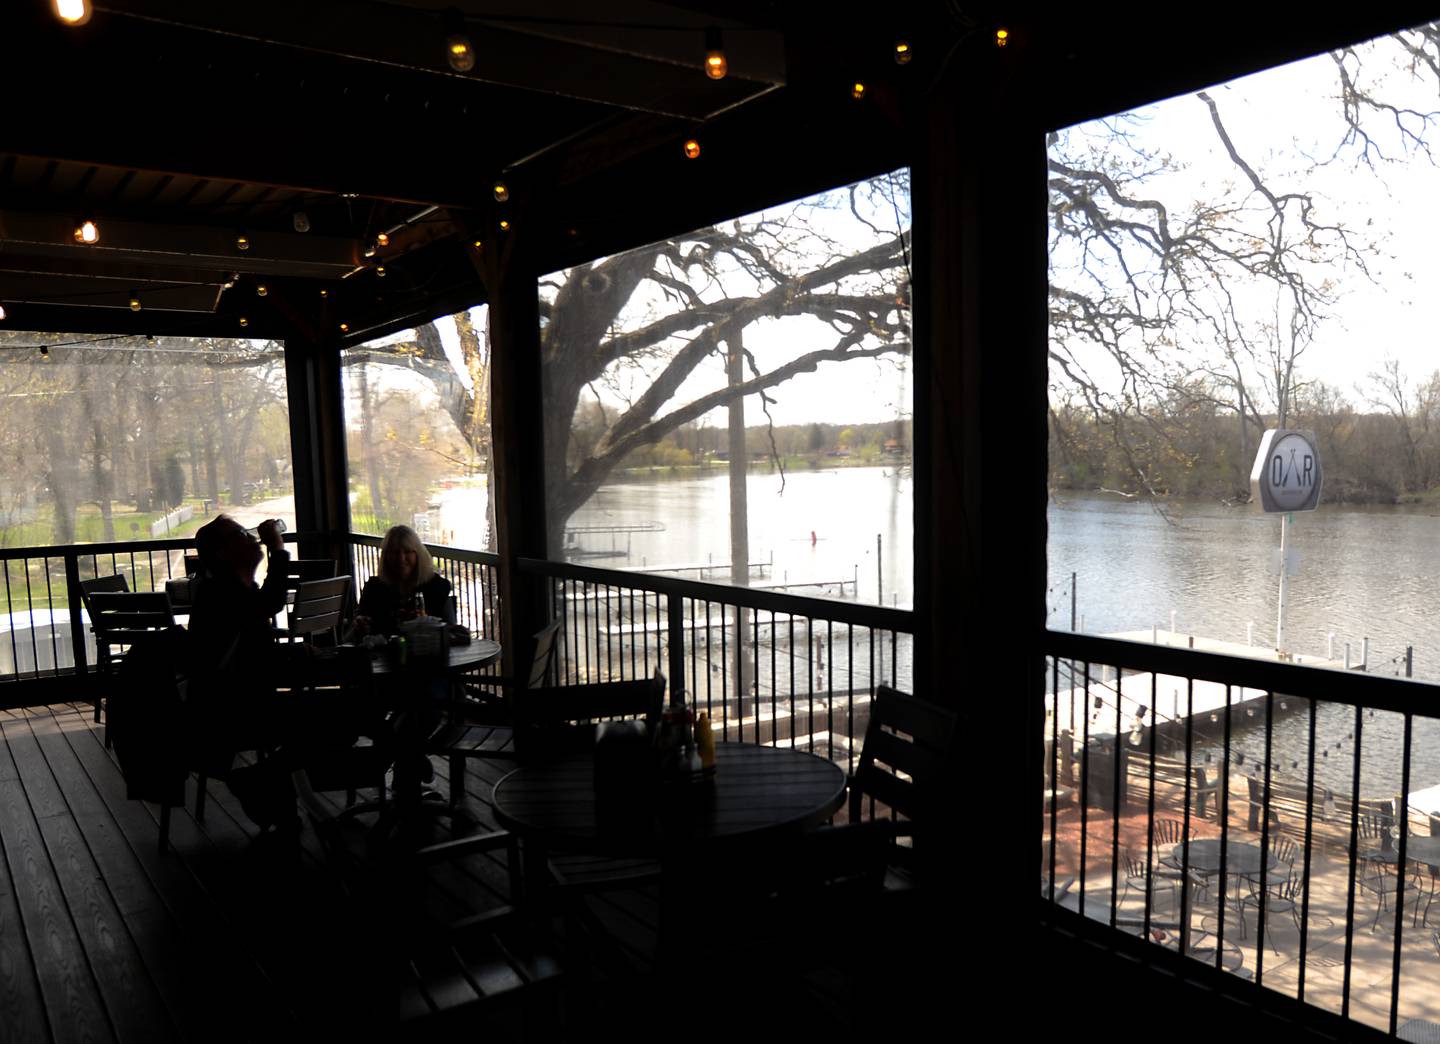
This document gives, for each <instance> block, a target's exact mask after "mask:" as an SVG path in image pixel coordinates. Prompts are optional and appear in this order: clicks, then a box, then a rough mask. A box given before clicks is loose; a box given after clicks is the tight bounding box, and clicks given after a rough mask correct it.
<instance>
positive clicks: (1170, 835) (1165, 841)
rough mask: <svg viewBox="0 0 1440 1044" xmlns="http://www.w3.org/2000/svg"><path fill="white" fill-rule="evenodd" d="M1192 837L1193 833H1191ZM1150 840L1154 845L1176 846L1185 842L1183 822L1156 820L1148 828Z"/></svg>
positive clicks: (1177, 820) (1178, 820) (1179, 820)
mask: <svg viewBox="0 0 1440 1044" xmlns="http://www.w3.org/2000/svg"><path fill="white" fill-rule="evenodd" d="M1191 836H1192V837H1193V836H1194V832H1193V831H1192V832H1191ZM1150 840H1151V842H1152V843H1153V844H1155V845H1178V844H1179V843H1180V842H1182V841H1184V840H1185V821H1184V820H1181V819H1157V820H1155V822H1154V823H1153V824H1152V825H1151V827H1150Z"/></svg>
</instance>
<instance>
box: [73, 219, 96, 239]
mask: <svg viewBox="0 0 1440 1044" xmlns="http://www.w3.org/2000/svg"><path fill="white" fill-rule="evenodd" d="M75 242H77V243H84V244H86V245H87V246H94V245H95V244H96V243H98V242H100V226H99V225H97V224H95V222H94V221H93V220H92V219H91V218H81V219H80V221H79V222H78V223H77V224H76V225H75Z"/></svg>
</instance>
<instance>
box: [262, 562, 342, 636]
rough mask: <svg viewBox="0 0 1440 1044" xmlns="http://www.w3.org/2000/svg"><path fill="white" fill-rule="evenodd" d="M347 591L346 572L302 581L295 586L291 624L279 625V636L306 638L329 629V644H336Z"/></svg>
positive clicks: (291, 608)
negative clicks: (286, 625) (342, 574)
mask: <svg viewBox="0 0 1440 1044" xmlns="http://www.w3.org/2000/svg"><path fill="white" fill-rule="evenodd" d="M349 593H350V577H348V576H335V577H330V578H329V579H327V580H303V581H301V582H300V584H299V585H298V586H296V588H295V603H294V604H293V605H292V606H291V607H290V621H289V623H290V626H289V627H286V628H284V629H282V630H281V631H280V632H279V636H280V637H285V638H289V639H290V640H291V641H292V642H294V641H301V642H308V641H311V640H312V639H313V638H314V636H315V635H317V634H324V633H326V632H329V634H330V644H332V645H334V644H337V642H338V638H339V634H340V621H341V619H342V618H343V617H344V614H345V599H346V598H347V597H348V596H349Z"/></svg>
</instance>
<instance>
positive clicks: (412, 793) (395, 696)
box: [347, 638, 501, 832]
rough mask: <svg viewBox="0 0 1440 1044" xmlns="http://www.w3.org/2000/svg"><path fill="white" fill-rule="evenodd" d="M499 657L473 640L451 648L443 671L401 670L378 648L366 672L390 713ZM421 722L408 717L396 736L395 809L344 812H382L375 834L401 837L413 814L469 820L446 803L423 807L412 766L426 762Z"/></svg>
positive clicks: (369, 806) (431, 667)
mask: <svg viewBox="0 0 1440 1044" xmlns="http://www.w3.org/2000/svg"><path fill="white" fill-rule="evenodd" d="M500 652H501V650H500V643H499V642H496V641H492V640H490V639H489V638H475V639H472V640H471V641H470V642H468V643H466V644H463V645H461V644H452V645H450V646H449V648H448V651H447V653H446V659H445V663H444V665H443V666H442V665H441V664H440V663H439V662H438V661H437V662H426V661H418V660H414V659H412V660H410V661H409V662H408V663H406V664H405V665H404V666H400V665H397V664H395V663H392V662H391V661H390V659H389V657H388V655H387V650H386V647H384V646H381V647H377V648H374V649H371V650H370V670H371V673H372V674H373V675H375V677H376V678H377V679H384V681H382V682H380V684H381V685H382V686H383V687H384V689H385V690H387V691H386V695H385V696H384V697H382V701H383V702H384V703H385V704H387V705H389V706H390V707H391V709H394V710H404V709H406V708H414V707H416V706H417V705H418V704H419V703H421V702H422V701H428V700H429V699H430V698H431V695H430V689H429V683H430V682H431V681H433V680H434V679H435V678H437V677H444V678H449V679H453V678H457V677H459V676H460V675H462V674H466V673H468V672H470V671H475V670H479V669H480V668H482V667H485V666H488V665H489V664H492V663H494V662H495V661H496V660H498V659H499V658H500ZM424 720H425V715H424V714H408V715H406V716H405V719H404V722H403V725H402V727H401V728H400V729H398V730H397V732H396V734H395V740H396V758H395V770H394V772H395V774H394V782H393V791H394V804H393V806H391V805H387V804H385V803H384V802H368V803H366V804H364V805H358V806H352V808H351V809H350V810H347V811H349V812H351V813H352V814H353V813H354V812H369V811H380V812H381V813H382V816H381V821H380V823H377V824H376V830H377V831H382V832H385V831H389V832H395V831H397V830H399V831H403V830H404V829H405V828H406V827H407V826H416V825H418V822H419V821H418V820H417V818H416V813H417V811H418V812H419V813H421V814H422V815H423V814H424V813H426V812H428V813H431V814H437V815H447V816H452V817H456V816H458V817H461V818H468V815H467V813H465V811H464V810H463V809H458V808H452V807H450V806H449V805H448V803H447V804H444V805H439V804H432V803H427V802H425V801H424V797H425V793H424V789H423V784H422V781H421V779H420V777H419V775H418V774H417V772H416V766H417V765H419V764H420V763H421V761H422V759H424V757H425V756H426V755H425V741H426V739H427V738H428V736H427V734H426V732H425V730H424V729H422V728H421V723H422V722H423V721H424ZM387 813H393V815H392V816H390V817H389V818H388V819H387V815H386V814H387Z"/></svg>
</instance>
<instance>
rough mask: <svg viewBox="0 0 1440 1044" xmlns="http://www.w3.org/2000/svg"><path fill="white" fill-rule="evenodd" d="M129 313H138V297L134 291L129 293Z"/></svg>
mask: <svg viewBox="0 0 1440 1044" xmlns="http://www.w3.org/2000/svg"><path fill="white" fill-rule="evenodd" d="M130 311H132V312H138V311H140V295H139V294H138V293H136V292H135V291H134V290H131V291H130Z"/></svg>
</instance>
